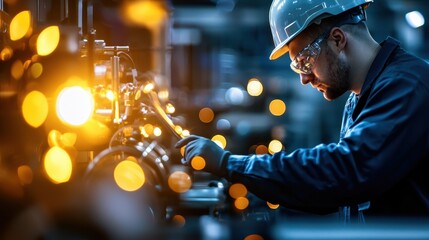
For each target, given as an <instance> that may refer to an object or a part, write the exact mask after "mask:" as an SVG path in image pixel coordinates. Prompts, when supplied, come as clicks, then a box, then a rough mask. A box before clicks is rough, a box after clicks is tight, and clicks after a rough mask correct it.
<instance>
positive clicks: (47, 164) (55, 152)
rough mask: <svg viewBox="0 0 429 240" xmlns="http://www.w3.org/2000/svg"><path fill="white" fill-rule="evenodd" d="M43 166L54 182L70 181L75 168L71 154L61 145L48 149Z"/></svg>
mask: <svg viewBox="0 0 429 240" xmlns="http://www.w3.org/2000/svg"><path fill="white" fill-rule="evenodd" d="M43 167H44V169H45V172H46V174H47V176H48V177H49V180H51V181H52V182H53V183H64V182H67V181H69V180H70V177H71V175H72V170H73V165H72V160H71V158H70V156H69V155H68V153H67V152H66V151H65V150H64V149H62V148H60V147H52V148H50V149H49V150H48V152H47V153H46V155H45V158H44V161H43Z"/></svg>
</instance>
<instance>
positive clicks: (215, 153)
mask: <svg viewBox="0 0 429 240" xmlns="http://www.w3.org/2000/svg"><path fill="white" fill-rule="evenodd" d="M185 145H186V148H185V154H184V156H183V157H184V159H182V162H183V163H184V164H186V165H189V164H190V163H191V161H192V159H193V158H194V157H196V156H200V157H202V158H203V159H204V160H205V163H206V165H205V167H204V168H203V169H202V170H203V171H206V172H210V173H213V174H215V175H218V176H220V177H226V176H227V174H228V171H227V169H226V164H227V162H228V158H229V156H230V155H231V153H230V152H228V151H225V150H223V149H222V148H221V147H219V146H218V145H217V144H216V143H215V142H213V141H212V140H210V139H208V138H204V137H200V136H196V135H191V136H189V137H186V138H184V139H181V140H179V141H178V142H177V143H176V145H175V147H176V148H181V147H183V146H185Z"/></svg>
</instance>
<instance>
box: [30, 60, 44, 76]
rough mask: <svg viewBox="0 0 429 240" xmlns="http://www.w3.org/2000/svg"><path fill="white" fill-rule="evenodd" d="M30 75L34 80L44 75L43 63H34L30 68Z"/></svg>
mask: <svg viewBox="0 0 429 240" xmlns="http://www.w3.org/2000/svg"><path fill="white" fill-rule="evenodd" d="M30 73H31V76H32V77H33V78H39V77H40V76H41V75H42V73H43V66H42V64H41V63H34V64H33V65H31V67H30Z"/></svg>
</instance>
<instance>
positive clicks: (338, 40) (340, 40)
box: [330, 27, 347, 52]
mask: <svg viewBox="0 0 429 240" xmlns="http://www.w3.org/2000/svg"><path fill="white" fill-rule="evenodd" d="M330 39H331V40H333V42H334V43H335V46H333V47H335V48H336V49H337V51H338V52H341V51H342V50H343V49H344V48H345V47H346V44H347V35H346V32H344V31H343V30H342V29H341V28H339V27H334V28H332V29H331V34H330Z"/></svg>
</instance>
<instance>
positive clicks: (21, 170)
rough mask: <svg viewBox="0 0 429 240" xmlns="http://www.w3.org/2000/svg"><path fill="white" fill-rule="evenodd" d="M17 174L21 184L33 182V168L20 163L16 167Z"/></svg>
mask: <svg viewBox="0 0 429 240" xmlns="http://www.w3.org/2000/svg"><path fill="white" fill-rule="evenodd" d="M17 174H18V178H19V181H20V182H21V185H28V184H30V183H32V182H33V175H34V174H33V170H32V169H31V168H30V166H28V165H21V166H19V167H18V169H17Z"/></svg>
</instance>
